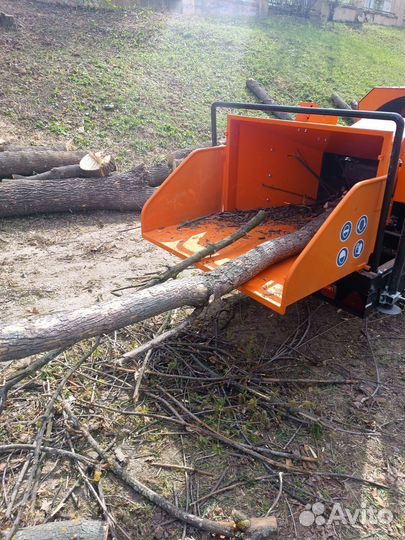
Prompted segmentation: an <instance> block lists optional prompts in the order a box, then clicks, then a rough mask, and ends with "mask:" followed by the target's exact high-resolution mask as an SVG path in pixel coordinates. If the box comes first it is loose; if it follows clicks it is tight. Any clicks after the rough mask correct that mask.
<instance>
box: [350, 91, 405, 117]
mask: <svg viewBox="0 0 405 540" xmlns="http://www.w3.org/2000/svg"><path fill="white" fill-rule="evenodd" d="M400 98H405V87H380V88H373V89H372V90H371V91H370V92H369V93H368V94H367V95H366V96H365V97H364V98H363V99H362V100H361V101H360V102H359V110H361V111H379V110H380V109H381V108H383V107H384V105H387V104H388V103H389V102H391V101H394V100H396V99H400ZM404 112H405V111H404Z"/></svg>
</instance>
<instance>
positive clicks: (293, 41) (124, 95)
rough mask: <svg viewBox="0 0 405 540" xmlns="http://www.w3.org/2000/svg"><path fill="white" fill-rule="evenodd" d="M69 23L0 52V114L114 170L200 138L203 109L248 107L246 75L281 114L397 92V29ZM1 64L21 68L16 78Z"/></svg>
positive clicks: (160, 21)
mask: <svg viewBox="0 0 405 540" xmlns="http://www.w3.org/2000/svg"><path fill="white" fill-rule="evenodd" d="M66 13H67V12H65V14H66ZM70 16H71V17H72V22H71V24H69V25H66V26H69V29H68V30H67V29H65V28H64V27H63V25H62V26H61V27H60V28H59V31H58V28H54V36H53V40H51V46H50V45H49V43H46V42H45V44H44V42H43V40H41V39H40V37H39V34H40V33H41V30H40V28H35V25H34V26H33V27H32V28H31V30H30V31H31V32H32V34H33V37H32V42H26V43H25V42H24V45H23V46H22V47H20V48H19V49H16V50H13V51H11V53H10V54H11V58H10V59H9V69H10V71H11V73H10V74H9V75H10V76H9V77H6V78H5V79H3V83H4V80H5V84H3V88H2V90H3V92H4V94H3V95H4V96H6V98H5V99H3V106H1V102H0V106H1V109H0V111H1V110H2V111H3V112H6V113H7V114H8V115H10V116H11V117H12V118H13V117H14V119H15V120H16V119H17V118H18V121H19V122H21V121H22V122H25V123H26V124H28V125H29V126H30V127H35V128H39V129H43V130H45V133H47V132H51V133H52V134H54V135H59V136H61V137H64V138H66V137H74V138H75V140H76V142H77V143H78V144H79V145H82V146H97V147H108V148H111V149H112V150H113V151H114V152H115V153H116V154H118V155H119V160H120V161H121V164H126V165H127V164H129V163H131V162H133V160H134V159H136V158H137V157H140V156H144V155H146V154H149V155H152V154H153V155H156V154H158V153H159V152H162V151H164V150H165V149H167V148H173V147H177V146H181V145H187V144H190V143H195V142H198V141H202V140H206V139H207V138H208V136H209V105H210V103H211V102H212V101H214V100H216V99H229V100H248V101H251V100H252V97H251V96H250V95H248V94H247V93H246V91H245V81H246V78H248V77H254V78H257V79H258V80H260V81H261V82H262V83H263V84H264V85H265V86H266V87H267V89H268V90H269V93H271V94H272V95H273V96H274V97H275V98H276V99H277V100H279V101H280V102H282V103H288V104H295V103H297V102H298V101H300V100H316V101H317V102H318V103H320V104H322V105H327V104H328V97H329V96H330V94H331V93H332V91H334V90H338V91H339V92H340V93H341V94H342V96H343V97H345V98H347V99H353V98H356V99H359V98H361V97H362V96H363V95H364V94H366V93H367V92H368V90H369V89H370V88H371V87H372V86H374V85H398V84H401V83H403V64H404V55H403V34H402V31H400V30H397V29H387V28H382V27H373V26H366V27H363V28H352V27H347V26H344V25H337V24H336V25H325V26H317V25H315V24H313V23H310V22H307V21H301V20H294V19H288V18H271V19H270V18H269V19H267V20H265V21H262V22H257V21H254V20H251V19H250V20H248V19H235V20H232V21H229V20H228V21H227V20H224V19H213V18H207V19H204V18H184V17H183V18H180V17H178V16H170V15H169V16H166V15H159V14H153V13H148V12H142V13H140V14H138V15H137V16H135V15H134V14H128V15H127V16H122V14H111V15H108V17H111V19H110V20H109V21H108V20H106V17H107V16H106V17H101V16H100V14H97V13H96V14H92V13H91V12H90V13H86V12H82V13H80V14H79V17H80V18H79V19H76V20H74V19H73V16H72V15H70ZM83 24H85V25H86V31H85V32H83ZM65 32H68V35H64V33H65ZM35 42H36V46H35V47H34V46H32V43H35ZM30 43H31V44H30ZM13 62H14V63H16V64H17V65H18V64H19V65H23V66H24V70H23V72H22V73H21V70H20V73H18V77H16V76H15V74H14V76H13V69H14V66H15V64H13ZM27 103H28V104H29V106H28V107H27V106H26V104H27ZM109 104H113V105H114V109H113V110H112V111H111V110H105V106H106V105H107V106H108V105H109ZM80 126H82V127H84V128H85V133H80V130H79V128H80ZM78 130H79V131H78Z"/></svg>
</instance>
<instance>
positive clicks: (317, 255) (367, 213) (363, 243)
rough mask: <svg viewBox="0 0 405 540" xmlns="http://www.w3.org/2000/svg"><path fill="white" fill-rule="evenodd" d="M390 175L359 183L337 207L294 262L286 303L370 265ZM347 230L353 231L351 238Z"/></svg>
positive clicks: (284, 297)
mask: <svg viewBox="0 0 405 540" xmlns="http://www.w3.org/2000/svg"><path fill="white" fill-rule="evenodd" d="M386 178H387V177H386V176H383V177H379V178H374V179H371V180H365V181H363V182H359V183H357V184H356V185H355V186H353V188H352V189H351V190H350V191H349V192H348V194H347V195H346V196H345V197H344V199H343V200H342V201H341V202H340V203H339V204H338V206H337V207H336V208H335V209H334V211H333V212H332V214H331V215H330V216H329V218H328V219H327V220H326V221H325V223H324V224H323V225H322V227H321V228H320V229H319V231H318V232H317V234H316V235H315V236H314V238H313V239H312V240H311V242H310V243H309V244H308V246H307V247H306V248H305V249H304V251H303V252H302V253H301V254H300V255H299V256H298V257H297V259H296V260H295V262H294V264H293V265H292V266H291V268H290V270H289V273H288V276H287V277H286V284H285V290H284V294H283V303H284V304H285V305H289V304H293V303H294V302H296V301H297V300H300V299H301V298H303V297H305V296H308V295H309V294H312V293H313V292H315V291H318V290H319V289H321V288H322V287H325V286H326V285H328V284H330V283H333V282H334V281H337V280H338V279H341V278H342V277H344V276H346V275H348V274H351V273H352V272H356V271H359V270H362V269H363V268H364V267H365V266H366V265H367V263H368V261H369V258H370V255H371V254H372V252H373V250H374V244H375V239H376V235H377V229H378V223H379V218H380V213H381V205H382V200H383V197H384V189H385V182H386ZM345 227H346V229H345ZM345 230H346V231H350V232H349V233H347V238H346V234H343V233H344V231H345Z"/></svg>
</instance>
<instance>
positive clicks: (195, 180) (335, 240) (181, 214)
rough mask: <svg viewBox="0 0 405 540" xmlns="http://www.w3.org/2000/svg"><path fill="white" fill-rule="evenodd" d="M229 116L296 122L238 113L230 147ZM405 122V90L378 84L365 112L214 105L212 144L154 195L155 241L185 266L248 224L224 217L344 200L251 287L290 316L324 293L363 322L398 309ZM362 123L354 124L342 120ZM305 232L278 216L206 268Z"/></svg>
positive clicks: (146, 229) (204, 264) (146, 215)
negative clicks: (222, 112)
mask: <svg viewBox="0 0 405 540" xmlns="http://www.w3.org/2000/svg"><path fill="white" fill-rule="evenodd" d="M218 109H228V110H230V109H233V110H249V111H260V113H263V112H265V113H269V112H273V113H274V112H284V113H290V114H294V115H295V119H293V120H279V119H270V118H264V117H253V116H240V115H229V116H228V125H227V132H226V144H224V145H218V136H217V112H218ZM249 114H252V113H249ZM403 115H405V88H375V89H373V90H372V91H371V92H370V93H369V94H368V95H367V96H366V97H365V98H364V99H363V100H362V101H361V102H360V103H359V109H358V110H356V111H348V110H336V109H323V108H320V107H318V106H317V105H314V104H310V103H306V104H301V105H300V106H299V107H284V106H279V105H256V104H248V103H225V102H217V103H214V104H213V105H212V109H211V123H212V147H209V148H202V149H199V150H195V151H194V152H192V153H191V154H190V155H189V156H188V157H187V158H186V159H185V160H184V161H183V162H182V163H181V164H180V166H179V167H177V168H176V169H175V170H174V171H173V173H172V174H171V175H170V176H169V178H168V179H167V180H166V181H165V182H164V183H163V184H162V186H161V187H160V188H159V189H158V190H157V191H156V192H155V193H154V195H153V196H152V197H151V199H150V200H149V201H148V203H147V204H146V206H145V208H144V210H143V212H142V233H143V236H144V238H145V239H147V240H149V241H150V242H153V243H155V244H157V245H158V246H160V247H162V248H164V249H166V250H167V251H169V252H171V253H174V254H175V255H177V256H179V257H180V258H183V259H184V258H187V257H189V256H191V255H193V254H195V253H196V252H198V251H200V250H201V249H203V248H204V247H206V245H207V244H208V243H210V244H211V243H214V242H217V241H219V240H221V239H223V238H225V237H227V236H229V235H230V234H231V233H232V232H234V231H235V230H237V229H238V228H240V226H238V225H237V224H235V223H232V222H229V223H228V222H227V221H226V220H224V219H223V216H224V212H228V213H229V212H236V211H240V212H242V211H248V210H257V209H259V208H276V207H285V206H287V205H290V206H292V205H295V206H296V207H297V206H308V205H311V204H316V203H318V204H322V202H323V201H325V200H327V199H328V197H330V196H331V194H335V195H336V194H337V193H339V194H340V195H339V202H338V204H337V205H336V206H335V207H334V208H333V210H332V211H331V213H330V215H329V216H328V218H327V220H326V221H325V222H324V223H323V225H322V226H321V227H320V229H319V230H318V232H317V233H316V234H315V236H314V237H313V238H312V240H311V241H310V242H309V244H308V245H307V246H306V247H305V249H304V250H303V251H302V252H301V253H300V254H299V255H297V256H294V257H291V258H289V259H287V260H284V261H282V262H280V263H278V264H276V265H273V266H271V267H269V268H267V269H266V270H264V271H263V272H261V273H260V274H259V275H257V276H256V277H255V278H253V279H251V280H250V281H248V282H247V283H245V284H244V285H243V286H242V287H241V289H240V290H241V291H242V292H243V293H245V294H246V295H248V296H250V297H252V298H254V299H255V300H257V301H258V302H261V303H262V304H264V305H266V306H268V307H270V308H271V309H273V310H274V311H276V312H278V313H281V314H284V313H285V311H286V308H287V307H288V306H290V305H291V304H294V303H295V302H297V301H299V300H301V299H303V298H305V297H307V296H308V295H311V294H313V293H321V294H323V295H324V297H325V298H326V299H328V300H329V301H330V302H333V303H335V304H336V305H338V306H340V307H342V308H344V309H346V310H348V311H350V312H352V313H355V314H358V315H360V316H366V315H367V314H368V313H369V312H370V310H372V309H374V308H376V307H378V308H379V309H382V310H384V311H386V312H387V313H395V312H397V311H398V304H397V303H398V301H399V300H400V299H401V291H402V290H403V289H404V287H405V275H404V274H405V271H404V266H405V265H404V262H405V227H404V221H405V170H404V167H402V160H403V159H404V153H405V148H404V147H403V138H404V118H403ZM256 116H259V115H257V114H256ZM353 116H354V117H355V118H356V121H355V123H354V124H353V125H352V126H346V125H340V124H339V118H348V117H353ZM225 215H226V214H225ZM275 215H277V213H276V214H275ZM185 222H187V223H188V226H184V223H185ZM296 228H297V224H296V223H295V222H291V223H290V222H288V220H287V221H286V220H282V221H278V220H277V219H274V220H273V222H271V223H270V224H269V223H266V227H264V226H258V227H257V228H255V229H254V230H252V231H251V232H249V234H247V235H246V236H245V237H244V238H242V239H240V240H238V241H237V242H235V243H233V244H231V245H230V246H228V247H227V248H225V249H223V250H221V251H220V252H219V253H216V254H215V255H213V256H211V257H208V258H206V259H203V260H202V261H200V262H199V263H197V266H198V267H199V268H201V269H203V270H206V271H210V270H212V269H214V268H217V267H218V266H220V265H222V264H224V263H225V262H227V261H229V260H231V259H234V258H236V257H239V256H241V255H242V254H244V253H245V252H247V251H248V250H250V249H252V248H253V247H255V246H256V245H258V244H260V243H262V242H264V241H266V240H269V239H270V238H272V237H276V236H279V235H282V234H286V233H289V232H293V231H294V230H295V229H296Z"/></svg>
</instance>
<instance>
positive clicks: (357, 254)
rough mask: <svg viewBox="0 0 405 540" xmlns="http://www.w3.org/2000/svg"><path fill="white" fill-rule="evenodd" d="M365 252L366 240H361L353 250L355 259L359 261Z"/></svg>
mask: <svg viewBox="0 0 405 540" xmlns="http://www.w3.org/2000/svg"><path fill="white" fill-rule="evenodd" d="M363 251H364V240H361V239H360V240H359V241H358V242H357V243H356V245H355V246H354V249H353V257H354V258H355V259H358V258H359V257H360V256H361V254H362V253H363Z"/></svg>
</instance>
